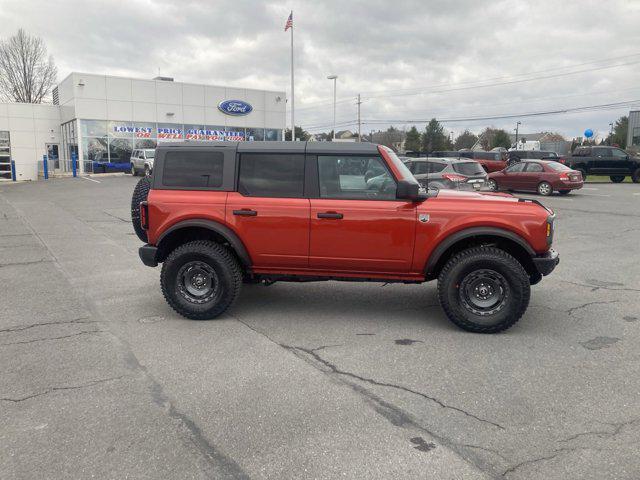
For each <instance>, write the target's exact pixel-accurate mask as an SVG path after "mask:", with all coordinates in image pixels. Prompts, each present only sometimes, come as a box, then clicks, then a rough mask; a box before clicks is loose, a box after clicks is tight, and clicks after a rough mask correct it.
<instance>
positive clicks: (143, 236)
mask: <svg viewBox="0 0 640 480" xmlns="http://www.w3.org/2000/svg"><path fill="white" fill-rule="evenodd" d="M150 189H151V181H150V180H149V177H142V178H141V179H140V180H139V181H138V183H137V184H136V187H135V188H134V189H133V195H131V223H132V225H133V230H134V231H135V232H136V235H137V236H138V238H139V239H140V240H142V241H143V242H145V243H147V231H146V230H145V229H144V228H142V225H141V224H140V202H144V201H146V200H147V196H148V195H149V190H150Z"/></svg>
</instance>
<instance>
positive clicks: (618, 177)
mask: <svg viewBox="0 0 640 480" xmlns="http://www.w3.org/2000/svg"><path fill="white" fill-rule="evenodd" d="M609 178H610V179H611V181H612V182H613V183H622V182H624V175H611V176H610V177H609Z"/></svg>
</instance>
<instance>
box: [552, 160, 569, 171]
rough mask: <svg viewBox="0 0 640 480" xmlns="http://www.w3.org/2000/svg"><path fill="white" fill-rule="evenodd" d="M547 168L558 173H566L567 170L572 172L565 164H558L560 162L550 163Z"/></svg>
mask: <svg viewBox="0 0 640 480" xmlns="http://www.w3.org/2000/svg"><path fill="white" fill-rule="evenodd" d="M547 167H549V168H552V169H553V170H555V171H556V172H566V171H567V170H571V169H570V168H569V167H567V166H566V165H563V164H561V163H558V162H549V163H547Z"/></svg>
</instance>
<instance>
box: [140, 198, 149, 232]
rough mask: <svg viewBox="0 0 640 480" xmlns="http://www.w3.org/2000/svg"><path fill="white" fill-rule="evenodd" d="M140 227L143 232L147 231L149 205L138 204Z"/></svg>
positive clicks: (144, 203)
mask: <svg viewBox="0 0 640 480" xmlns="http://www.w3.org/2000/svg"><path fill="white" fill-rule="evenodd" d="M140 226H141V227H142V228H143V229H144V230H148V229H149V204H148V203H147V202H140Z"/></svg>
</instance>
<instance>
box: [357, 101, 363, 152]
mask: <svg viewBox="0 0 640 480" xmlns="http://www.w3.org/2000/svg"><path fill="white" fill-rule="evenodd" d="M361 103H362V102H361V101H360V94H358V101H357V102H356V105H358V141H359V142H361V141H362V134H361V131H360V128H361V126H362V123H361V122H360V104H361Z"/></svg>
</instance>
